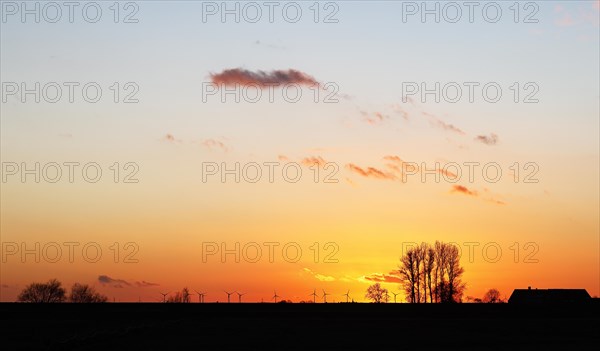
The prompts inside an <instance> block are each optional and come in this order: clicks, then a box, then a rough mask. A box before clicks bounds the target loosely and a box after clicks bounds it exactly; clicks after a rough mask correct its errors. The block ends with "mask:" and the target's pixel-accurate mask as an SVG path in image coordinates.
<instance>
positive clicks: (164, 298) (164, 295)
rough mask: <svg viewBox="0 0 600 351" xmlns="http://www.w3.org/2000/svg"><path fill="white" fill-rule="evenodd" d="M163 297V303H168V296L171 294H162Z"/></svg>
mask: <svg viewBox="0 0 600 351" xmlns="http://www.w3.org/2000/svg"><path fill="white" fill-rule="evenodd" d="M160 294H161V295H162V296H163V302H167V295H169V294H170V292H168V293H160Z"/></svg>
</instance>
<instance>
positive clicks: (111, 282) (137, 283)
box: [98, 275, 159, 288]
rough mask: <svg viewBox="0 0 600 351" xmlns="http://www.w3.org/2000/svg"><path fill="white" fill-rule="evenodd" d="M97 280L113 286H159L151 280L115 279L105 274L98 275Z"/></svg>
mask: <svg viewBox="0 0 600 351" xmlns="http://www.w3.org/2000/svg"><path fill="white" fill-rule="evenodd" d="M98 282H99V283H100V284H102V285H108V286H110V287H113V288H124V287H131V286H135V287H138V288H147V287H152V286H159V284H157V283H151V282H147V281H145V280H142V281H135V282H128V281H126V280H124V279H115V278H111V277H109V276H107V275H99V276H98Z"/></svg>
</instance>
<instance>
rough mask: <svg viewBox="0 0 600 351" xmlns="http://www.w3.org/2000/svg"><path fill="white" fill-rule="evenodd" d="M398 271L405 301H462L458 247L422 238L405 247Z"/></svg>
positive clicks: (462, 285)
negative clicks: (417, 243)
mask: <svg viewBox="0 0 600 351" xmlns="http://www.w3.org/2000/svg"><path fill="white" fill-rule="evenodd" d="M398 273H399V275H400V279H401V284H402V287H403V289H404V292H405V295H406V299H407V301H408V302H411V303H427V302H437V303H449V302H461V301H462V296H463V293H464V290H465V288H466V284H465V283H463V282H462V280H461V278H462V275H463V273H464V269H463V268H462V267H461V265H460V252H459V250H458V247H456V246H455V245H453V244H449V243H444V242H439V241H436V242H435V244H434V245H430V244H428V243H425V242H423V243H421V244H420V245H417V246H414V247H411V248H409V249H408V250H407V251H406V252H405V253H404V256H402V257H401V258H400V265H399V266H398ZM428 300H429V301H428Z"/></svg>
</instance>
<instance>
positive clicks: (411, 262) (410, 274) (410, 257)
mask: <svg viewBox="0 0 600 351" xmlns="http://www.w3.org/2000/svg"><path fill="white" fill-rule="evenodd" d="M416 256H417V252H416V250H415V248H410V249H408V251H407V252H406V253H405V254H404V256H402V258H400V266H399V267H398V268H399V273H400V277H401V279H402V285H403V288H404V292H405V293H406V299H407V300H408V302H417V301H418V300H417V299H416V296H417V289H416V284H417V276H418V275H419V266H418V265H417V259H416Z"/></svg>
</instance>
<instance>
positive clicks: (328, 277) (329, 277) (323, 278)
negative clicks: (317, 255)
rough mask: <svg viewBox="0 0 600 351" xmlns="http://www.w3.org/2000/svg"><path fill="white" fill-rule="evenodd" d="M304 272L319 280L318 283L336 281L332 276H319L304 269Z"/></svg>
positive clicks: (308, 269)
mask: <svg viewBox="0 0 600 351" xmlns="http://www.w3.org/2000/svg"><path fill="white" fill-rule="evenodd" d="M303 271H304V272H306V273H308V274H310V275H312V276H313V277H314V278H315V279H317V280H318V281H321V282H332V281H335V280H336V279H335V278H334V277H332V276H330V275H323V274H319V273H317V272H314V271H313V270H311V269H310V268H303Z"/></svg>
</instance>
